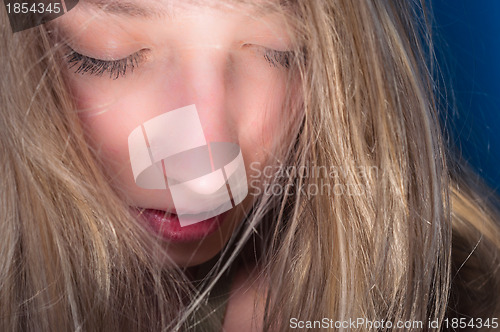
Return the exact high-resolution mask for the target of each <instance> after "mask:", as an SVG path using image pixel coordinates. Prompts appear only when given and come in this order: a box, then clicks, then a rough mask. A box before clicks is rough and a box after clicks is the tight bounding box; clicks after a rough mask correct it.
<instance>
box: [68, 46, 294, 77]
mask: <svg viewBox="0 0 500 332" xmlns="http://www.w3.org/2000/svg"><path fill="white" fill-rule="evenodd" d="M291 55H292V52H291V51H277V50H273V49H265V51H264V54H263V56H264V59H265V60H266V61H267V62H268V63H269V64H270V65H271V66H273V67H275V68H277V67H279V66H281V67H283V68H286V69H288V68H290V59H291ZM65 57H66V61H67V62H68V64H69V65H70V66H69V68H70V69H71V68H73V67H75V66H77V65H78V64H80V65H79V66H78V68H77V69H76V70H75V73H76V74H82V75H83V74H86V73H88V74H90V75H95V76H102V75H103V74H104V73H105V72H108V73H109V78H113V79H114V80H116V79H118V78H119V77H120V75H121V76H125V74H126V73H127V70H128V69H129V68H130V71H131V72H133V71H134V68H136V67H137V66H138V65H139V61H140V60H141V59H142V55H141V52H140V51H139V52H137V53H134V54H132V55H130V56H128V57H126V58H123V59H119V60H100V59H95V58H92V57H89V56H86V55H83V54H80V53H78V52H76V51H74V50H72V49H70V52H69V53H68V54H66V56H65ZM113 76H114V77H113Z"/></svg>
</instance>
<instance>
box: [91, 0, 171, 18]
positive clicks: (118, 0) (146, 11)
mask: <svg viewBox="0 0 500 332" xmlns="http://www.w3.org/2000/svg"><path fill="white" fill-rule="evenodd" d="M82 2H83V3H85V4H88V5H91V6H93V7H97V8H98V9H101V10H102V11H104V12H105V13H107V14H112V15H119V16H127V17H133V18H153V17H157V18H161V17H165V16H171V15H169V13H168V12H167V11H166V10H165V8H160V7H150V6H146V5H144V4H140V5H139V4H138V3H136V2H130V1H124V0H87V1H82Z"/></svg>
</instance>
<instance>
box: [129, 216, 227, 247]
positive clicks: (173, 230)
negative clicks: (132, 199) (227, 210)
mask: <svg viewBox="0 0 500 332" xmlns="http://www.w3.org/2000/svg"><path fill="white" fill-rule="evenodd" d="M137 213H138V215H139V216H140V217H141V218H142V219H143V220H145V221H146V222H147V223H148V225H149V226H151V228H152V230H153V231H154V232H155V233H156V234H158V235H159V236H161V237H162V238H163V239H165V240H167V241H170V242H191V241H199V240H201V239H203V238H205V237H207V236H208V235H210V234H212V233H214V232H215V231H216V230H217V229H219V227H220V224H221V223H222V220H223V219H224V215H225V214H224V213H223V214H221V215H218V216H216V217H213V218H210V219H207V220H203V221H200V222H198V223H196V224H192V225H189V226H184V227H181V224H180V222H179V218H178V217H177V215H176V214H170V213H167V212H165V211H162V210H153V209H137Z"/></svg>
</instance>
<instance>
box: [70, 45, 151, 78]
mask: <svg viewBox="0 0 500 332" xmlns="http://www.w3.org/2000/svg"><path fill="white" fill-rule="evenodd" d="M65 57H66V61H67V62H68V64H69V65H70V67H69V68H70V69H71V68H73V67H75V66H77V65H78V64H80V65H79V66H78V68H77V69H76V70H75V73H76V74H82V75H83V74H85V73H89V74H90V75H96V76H102V75H103V74H104V73H105V72H108V73H109V78H112V79H114V80H116V79H118V78H119V77H120V75H121V76H125V74H126V73H127V70H128V69H130V71H132V72H133V71H134V68H136V67H137V66H138V65H139V61H140V60H141V59H142V54H141V52H140V51H139V52H137V53H134V54H132V55H130V56H128V57H126V58H123V59H119V60H100V59H95V58H91V57H89V56H86V55H83V54H80V53H78V52H75V51H74V50H71V51H70V52H69V53H68V54H66V56H65ZM113 76H114V77H113Z"/></svg>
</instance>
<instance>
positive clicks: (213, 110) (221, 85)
mask: <svg viewBox="0 0 500 332" xmlns="http://www.w3.org/2000/svg"><path fill="white" fill-rule="evenodd" d="M182 59H183V60H182V61H183V63H184V66H183V67H184V71H183V72H184V75H185V80H184V89H185V96H186V97H187V99H189V102H188V104H195V105H196V108H197V110H198V115H199V117H200V121H201V125H202V127H203V132H204V134H205V138H206V140H207V142H234V143H237V142H236V137H237V135H236V132H235V131H236V126H235V125H234V123H233V121H232V119H231V114H232V112H234V111H235V110H234V109H233V108H235V107H236V105H234V104H233V102H232V100H233V98H234V95H232V91H233V90H232V89H231V87H230V86H229V83H230V70H231V61H230V56H229V51H228V50H227V48H224V47H222V46H220V45H216V44H209V45H203V46H198V47H196V48H191V49H186V50H185V51H184V52H183V55H182Z"/></svg>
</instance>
